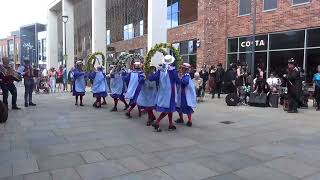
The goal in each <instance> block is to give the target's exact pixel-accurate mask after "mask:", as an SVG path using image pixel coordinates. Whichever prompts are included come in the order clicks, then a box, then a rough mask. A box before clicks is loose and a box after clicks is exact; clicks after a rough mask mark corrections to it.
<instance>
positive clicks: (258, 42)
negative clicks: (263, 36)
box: [240, 40, 266, 48]
mask: <svg viewBox="0 0 320 180" xmlns="http://www.w3.org/2000/svg"><path fill="white" fill-rule="evenodd" d="M252 44H254V43H253V41H243V42H241V44H240V45H241V47H243V48H245V47H250V46H252ZM255 45H256V47H259V46H265V45H266V44H265V42H264V40H256V41H255Z"/></svg>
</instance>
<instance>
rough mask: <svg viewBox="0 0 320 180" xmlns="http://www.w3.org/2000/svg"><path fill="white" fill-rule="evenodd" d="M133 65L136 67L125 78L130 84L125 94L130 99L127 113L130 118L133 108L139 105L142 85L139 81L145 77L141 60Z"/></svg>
mask: <svg viewBox="0 0 320 180" xmlns="http://www.w3.org/2000/svg"><path fill="white" fill-rule="evenodd" d="M133 67H134V69H133V70H132V71H131V72H130V73H128V74H127V75H126V76H124V78H123V80H124V81H125V82H126V83H127V84H128V90H127V93H126V95H125V98H126V99H129V100H130V101H129V106H130V107H129V109H128V112H127V113H126V116H127V117H128V118H132V116H131V114H130V113H131V111H132V110H133V108H135V107H136V105H137V98H138V96H139V93H140V91H141V87H142V86H141V84H140V83H139V81H141V80H142V79H144V76H143V72H142V69H141V62H134V64H133ZM138 108H139V107H138ZM139 116H141V112H140V108H139Z"/></svg>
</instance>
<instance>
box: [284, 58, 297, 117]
mask: <svg viewBox="0 0 320 180" xmlns="http://www.w3.org/2000/svg"><path fill="white" fill-rule="evenodd" d="M285 78H286V79H287V88H288V100H289V110H288V113H298V103H299V95H298V93H299V89H298V88H299V87H300V86H299V83H300V82H299V78H300V72H299V70H298V68H297V67H296V63H295V60H294V59H293V58H291V59H290V60H289V61H288V74H287V75H285Z"/></svg>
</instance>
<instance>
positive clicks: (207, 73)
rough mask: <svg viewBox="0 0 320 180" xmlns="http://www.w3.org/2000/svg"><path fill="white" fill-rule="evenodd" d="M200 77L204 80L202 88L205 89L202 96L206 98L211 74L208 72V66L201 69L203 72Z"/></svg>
mask: <svg viewBox="0 0 320 180" xmlns="http://www.w3.org/2000/svg"><path fill="white" fill-rule="evenodd" d="M199 75H200V77H201V78H202V80H203V84H202V88H203V91H202V96H203V97H204V95H205V91H206V85H207V82H208V79H209V72H208V71H207V66H206V65H204V66H203V67H202V69H201V71H200V72H199Z"/></svg>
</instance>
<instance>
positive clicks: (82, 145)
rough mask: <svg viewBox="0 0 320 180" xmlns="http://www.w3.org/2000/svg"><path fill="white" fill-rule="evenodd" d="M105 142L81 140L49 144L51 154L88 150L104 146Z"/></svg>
mask: <svg viewBox="0 0 320 180" xmlns="http://www.w3.org/2000/svg"><path fill="white" fill-rule="evenodd" d="M103 147H104V144H103V143H102V142H101V141H92V142H79V143H71V144H59V145H51V146H48V150H49V152H50V155H59V154H66V153H73V152H81V151H88V150H93V149H99V148H103Z"/></svg>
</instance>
